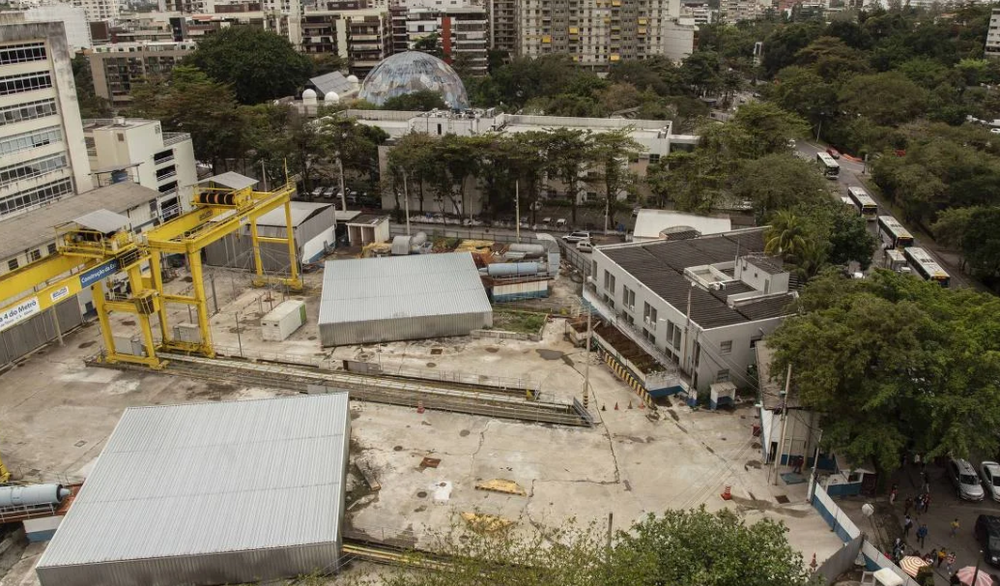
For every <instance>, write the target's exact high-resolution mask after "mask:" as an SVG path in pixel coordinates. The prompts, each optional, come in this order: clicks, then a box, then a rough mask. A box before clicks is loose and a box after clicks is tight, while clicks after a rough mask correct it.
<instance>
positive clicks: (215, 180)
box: [198, 171, 258, 190]
mask: <svg viewBox="0 0 1000 586" xmlns="http://www.w3.org/2000/svg"><path fill="white" fill-rule="evenodd" d="M257 183H258V181H257V180H256V179H253V178H252V177H247V176H246V175H240V174H239V173H237V172H235V171H226V172H225V173H222V174H220V175H213V176H211V177H209V178H208V179H202V180H201V181H199V182H198V185H207V186H209V187H227V188H229V189H235V190H240V189H244V188H246V187H253V186H254V185H257Z"/></svg>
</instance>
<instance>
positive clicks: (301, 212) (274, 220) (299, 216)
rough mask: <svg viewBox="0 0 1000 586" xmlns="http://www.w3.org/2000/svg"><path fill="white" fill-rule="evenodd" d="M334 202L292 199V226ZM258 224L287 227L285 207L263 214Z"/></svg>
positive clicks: (290, 204)
mask: <svg viewBox="0 0 1000 586" xmlns="http://www.w3.org/2000/svg"><path fill="white" fill-rule="evenodd" d="M332 205H333V204H329V203H322V202H314V201H298V200H292V201H291V202H289V206H290V207H291V209H292V226H299V225H301V224H302V223H303V222H305V221H306V220H308V219H309V218H311V217H313V216H315V215H316V214H318V213H320V212H322V211H323V210H325V209H326V208H328V207H330V206H332ZM257 225H258V226H276V227H279V228H284V227H285V207H284V206H281V207H278V208H275V209H273V210H271V211H269V212H267V213H266V214H264V215H263V216H261V217H259V218H257Z"/></svg>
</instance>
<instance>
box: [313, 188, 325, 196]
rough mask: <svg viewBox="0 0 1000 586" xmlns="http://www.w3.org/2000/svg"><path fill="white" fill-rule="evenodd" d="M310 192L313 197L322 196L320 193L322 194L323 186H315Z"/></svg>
mask: <svg viewBox="0 0 1000 586" xmlns="http://www.w3.org/2000/svg"><path fill="white" fill-rule="evenodd" d="M311 194H312V196H313V198H317V197H322V195H323V188H322V187H317V188H316V189H313V190H312V192H311Z"/></svg>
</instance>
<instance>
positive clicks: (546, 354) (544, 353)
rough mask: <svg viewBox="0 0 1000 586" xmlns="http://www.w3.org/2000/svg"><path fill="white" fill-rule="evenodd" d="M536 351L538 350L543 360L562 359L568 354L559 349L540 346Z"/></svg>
mask: <svg viewBox="0 0 1000 586" xmlns="http://www.w3.org/2000/svg"><path fill="white" fill-rule="evenodd" d="M535 352H538V355H539V356H541V357H542V359H543V360H560V359H562V358H563V357H564V356H566V354H565V353H563V352H560V351H559V350H546V349H545V348H539V349H537V350H535Z"/></svg>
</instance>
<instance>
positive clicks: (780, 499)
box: [774, 494, 788, 505]
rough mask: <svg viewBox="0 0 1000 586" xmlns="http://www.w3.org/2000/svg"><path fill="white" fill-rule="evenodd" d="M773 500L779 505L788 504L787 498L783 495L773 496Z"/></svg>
mask: <svg viewBox="0 0 1000 586" xmlns="http://www.w3.org/2000/svg"><path fill="white" fill-rule="evenodd" d="M774 500H776V501H778V504H779V505H787V504H788V497H787V496H785V495H783V494H779V495H777V496H775V497H774Z"/></svg>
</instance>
